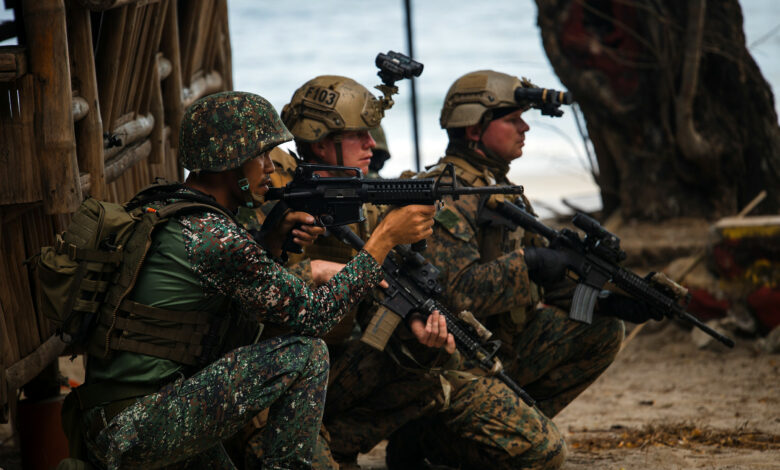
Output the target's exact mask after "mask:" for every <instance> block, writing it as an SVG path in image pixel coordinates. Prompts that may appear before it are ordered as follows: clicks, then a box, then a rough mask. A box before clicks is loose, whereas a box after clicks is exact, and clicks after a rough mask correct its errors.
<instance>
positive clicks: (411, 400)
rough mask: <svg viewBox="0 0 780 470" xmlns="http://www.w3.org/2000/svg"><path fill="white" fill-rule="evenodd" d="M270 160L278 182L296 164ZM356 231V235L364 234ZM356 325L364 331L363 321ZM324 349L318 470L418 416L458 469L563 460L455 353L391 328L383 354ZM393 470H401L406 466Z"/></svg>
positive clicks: (324, 253)
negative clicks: (447, 445) (452, 453)
mask: <svg viewBox="0 0 780 470" xmlns="http://www.w3.org/2000/svg"><path fill="white" fill-rule="evenodd" d="M306 88H307V87H306V86H304V87H302V88H301V89H306ZM296 93H297V92H296ZM288 106H291V105H288ZM285 109H288V108H287V107H285ZM283 116H284V114H283ZM290 127H291V129H293V130H294V129H295V128H294V127H292V126H290ZM294 132H295V130H294ZM297 137H298V135H297V134H296V138H297ZM274 161H275V163H278V164H280V165H281V166H282V168H280V169H279V171H278V175H279V176H280V177H282V176H283V175H291V173H292V170H291V169H290V168H289V166H290V164H291V163H292V164H293V165H294V164H295V160H292V159H290V158H287V157H284V156H282V155H279V154H277V158H275V159H274ZM286 182H287V181H279V182H278V183H277V182H276V181H275V182H274V183H275V184H280V185H281V184H286ZM466 199H471V198H466ZM472 202H474V201H472ZM368 228H370V227H368ZM355 229H356V231H357V232H358V233H359V234H362V233H361V232H365V231H366V228H364V227H355ZM364 236H365V235H364ZM339 247H340V248H339ZM345 250H346V252H345ZM350 254H351V250H350V249H349V248H347V247H345V246H344V245H341V244H340V242H338V241H335V240H333V239H332V238H320V239H318V240H317V241H316V242H315V244H314V246H313V247H309V248H307V250H306V255H307V256H308V257H311V258H315V259H327V260H331V261H341V262H343V261H344V260H345V259H348V257H349V255H350ZM515 278H516V279H515V280H513V281H507V280H506V279H505V280H504V282H508V283H509V284H511V285H515V286H516V288H517V289H518V290H519V289H521V288H522V287H523V286H526V285H527V282H528V280H527V276H525V273H524V272H518V273H516V276H515ZM471 292H472V293H473V292H478V291H471ZM472 295H473V294H472ZM359 319H360V320H362V321H360V323H361V324H362V325H361V326H363V327H365V325H366V323H367V321H366V320H367V319H366V318H363V317H360V318H359ZM350 326H351V324H350ZM347 329H349V328H347ZM342 339H343V338H342ZM328 344H329V348H330V351H331V357H332V358H333V365H332V368H331V375H330V380H329V383H328V399H327V401H326V404H325V416H324V419H323V423H324V427H325V428H326V429H327V431H326V432H325V431H323V432H322V433H321V439H320V445H319V446H317V448H316V449H317V451H316V454H318V455H319V457H316V456H315V468H318V469H330V468H335V462H333V459H331V456H330V453H331V452H332V454H333V456H335V457H336V458H337V460H339V461H342V462H349V461H354V459H355V458H356V457H357V454H358V452H368V451H369V450H371V448H373V447H374V446H375V445H376V444H378V443H379V442H380V441H381V440H382V439H386V438H388V437H389V436H390V435H391V434H393V433H394V432H397V431H399V430H401V431H399V432H402V433H404V435H408V436H412V435H413V436H416V433H409V432H407V431H406V430H407V429H409V428H408V427H404V426H405V425H407V423H410V422H413V421H414V420H415V419H418V418H420V417H423V416H430V417H435V420H436V422H438V423H444V424H443V427H445V428H446V430H447V433H448V435H451V436H452V439H453V441H456V442H458V443H459V445H460V446H461V447H462V448H464V449H468V451H469V452H468V453H462V454H461V453H459V454H458V455H459V456H460V460H459V461H458V462H457V465H456V466H459V467H463V468H489V467H495V468H520V467H525V466H526V465H533V466H535V468H548V467H549V468H552V467H555V466H558V465H560V463H561V462H562V460H563V458H564V455H565V445H564V443H563V439H562V437H561V435H560V433H559V431H558V430H557V428H556V427H555V425H554V424H553V423H552V422H551V421H550V420H549V419H547V418H546V417H545V416H544V415H543V414H542V413H541V412H540V411H539V410H538V409H536V408H533V407H529V406H527V405H526V404H525V403H523V402H522V400H520V399H519V398H518V397H517V396H516V395H515V394H514V392H512V391H511V390H510V389H509V388H508V387H507V386H506V385H504V384H503V383H501V382H500V381H498V380H497V379H494V378H490V377H479V376H477V375H472V374H469V373H465V372H463V371H462V370H460V369H462V368H463V367H462V363H461V361H459V360H458V359H459V356H458V355H457V354H456V355H455V356H454V357H452V358H448V357H447V356H446V355H445V354H441V353H440V352H439V351H433V350H431V349H430V348H426V347H423V346H422V345H420V344H418V343H417V341H416V339H414V338H413V337H412V336H411V334H410V333H409V332H408V331H407V330H406V329H405V328H398V329H397V330H396V333H395V334H394V335H393V337H392V338H391V340H390V343H389V344H388V346H387V348H386V350H385V351H383V352H380V351H378V350H376V349H373V348H371V347H369V346H367V345H365V344H363V343H362V342H360V341H357V340H356V339H353V340H351V341H347V342H346V343H343V344H340V342H339V341H329V342H328ZM486 423H489V425H486ZM431 436H433V435H431ZM262 440H263V436H262V435H261V434H260V433H258V432H254V433H253V435H252V437H251V438H250V439H249V440H248V443H247V446H248V447H247V456H248V457H247V463H249V461H253V460H254V458H255V457H257V456H259V455H260V454H261V449H260V445H261V444H262ZM433 442H437V441H436V440H434V441H433ZM426 445H427V444H426ZM433 447H434V448H438V447H436V446H433ZM396 468H404V462H399V463H398V464H397V465H396Z"/></svg>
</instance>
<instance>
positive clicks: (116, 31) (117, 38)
mask: <svg viewBox="0 0 780 470" xmlns="http://www.w3.org/2000/svg"><path fill="white" fill-rule="evenodd" d="M126 23H127V8H120V9H118V10H111V11H107V12H105V13H104V14H103V27H102V33H101V34H100V37H99V38H98V43H99V47H98V57H96V58H95V65H96V66H97V77H98V92H99V93H100V116H101V118H102V121H103V129H105V130H106V131H109V132H111V131H112V130H113V129H114V128H113V124H114V123H113V122H111V115H112V113H113V110H114V90H115V89H116V87H117V82H118V80H117V78H118V75H119V62H120V61H119V59H120V54H121V52H122V38H123V34H122V33H123V32H124V29H125V24H126Z"/></svg>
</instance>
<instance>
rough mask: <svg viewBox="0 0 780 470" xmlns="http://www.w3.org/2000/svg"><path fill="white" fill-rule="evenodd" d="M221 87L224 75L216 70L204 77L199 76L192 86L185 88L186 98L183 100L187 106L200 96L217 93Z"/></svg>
mask: <svg viewBox="0 0 780 470" xmlns="http://www.w3.org/2000/svg"><path fill="white" fill-rule="evenodd" d="M221 89H222V75H220V74H219V72H217V71H216V70H214V71H212V72H211V73H209V74H208V75H206V76H204V77H199V78H198V79H197V80H195V81H194V82H192V84H191V85H190V88H187V89H185V90H184V99H183V100H182V103H183V104H184V107H185V108H186V107H188V106H189V105H191V104H192V103H194V102H195V101H197V100H198V99H199V98H202V97H204V96H206V95H210V94H212V93H216V92H218V91H219V90H221Z"/></svg>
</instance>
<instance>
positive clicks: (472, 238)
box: [387, 70, 649, 468]
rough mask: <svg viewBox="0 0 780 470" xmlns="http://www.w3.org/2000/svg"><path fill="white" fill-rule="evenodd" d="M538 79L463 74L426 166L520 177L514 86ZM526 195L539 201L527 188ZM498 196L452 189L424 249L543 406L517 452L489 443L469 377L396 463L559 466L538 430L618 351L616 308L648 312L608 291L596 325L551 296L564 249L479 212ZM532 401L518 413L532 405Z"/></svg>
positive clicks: (487, 400) (522, 126)
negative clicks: (436, 151)
mask: <svg viewBox="0 0 780 470" xmlns="http://www.w3.org/2000/svg"><path fill="white" fill-rule="evenodd" d="M530 86H533V85H532V84H531V83H530V82H528V81H527V80H522V81H521V80H519V79H517V78H516V77H513V76H510V75H506V74H503V73H499V72H494V71H490V70H486V71H478V72H473V73H469V74H466V75H464V76H463V77H461V78H459V79H458V80H457V81H456V82H455V83H454V84H453V85H452V87H451V88H450V90H449V92H448V93H447V97H446V99H445V102H444V106H443V109H442V113H441V126H442V128H444V129H446V130H447V133H448V136H449V146H448V147H447V152H446V156H445V157H444V158H442V159H441V160H440V161H439V164H437V165H435V166H433V167H431V168H429V171H428V172H427V173H425V174H423V175H421V176H424V177H435V176H437V175H438V174H440V173H441V171H442V170H443V167H444V164H446V163H452V164H453V165H454V166H455V175H456V178H458V180H459V183H460V184H463V185H466V186H484V185H492V184H512V183H510V181H509V180H508V179H507V176H506V175H507V172H508V170H509V164H510V162H511V161H512V160H514V159H516V158H519V157H520V156H521V155H522V147H523V144H524V138H525V132H526V131H528V130H529V127H528V125H527V124H526V122H525V121H524V120H523V118H522V114H523V113H524V112H525V111H526V110H527V109H528V107H529V106H528V103H517V102H516V101H515V98H514V97H515V93H514V92H515V90H516V89H517V88H518V87H530ZM525 204H526V206H527V207H528V208H529V209H530V204H529V203H528V200H527V199H526V200H525ZM489 205H490V201H489V200H487V199H482V200H479V201H475V200H473V199H469V198H462V199H460V200H457V201H454V200H447V201H446V202H445V205H444V208H443V209H442V210H440V211H439V212H438V213H437V216H436V217H435V220H436V224H435V227H434V236H433V237H432V238H431V239H430V240H429V247H428V250H427V254H426V257H427V258H429V259H430V260H431V262H432V263H433V264H435V265H436V266H437V267H438V268H439V269H441V271H442V283H443V285H444V286H445V290H446V293H445V296H444V298H445V299H446V302H447V303H448V304H449V305H450V306H451V307H452V308H453V310H456V311H457V310H461V309H465V310H469V311H471V312H473V313H474V314H475V315H476V316H477V317H478V318H479V319H480V320H481V321H482V322H483V323H484V324H485V326H487V328H488V329H490V330H491V331H493V332H494V333H496V335H497V336H498V338H499V339H501V340H502V343H503V347H502V350H501V351H500V352H499V357H500V358H501V360H502V362H503V363H504V366H505V367H506V370H507V373H508V374H509V375H510V376H511V377H512V378H513V379H514V380H515V381H516V382H517V383H518V384H520V386H522V387H523V388H524V389H525V390H526V391H527V392H528V393H529V394H530V395H531V396H532V397H534V398H535V399H536V401H537V405H536V408H535V410H536V411H538V412H540V413H537V414H536V415H535V416H533V417H532V418H531V419H527V420H524V422H523V426H525V429H524V430H523V431H522V432H521V434H522V435H523V437H525V438H526V439H527V441H526V442H525V444H526V447H525V448H516V449H508V448H507V449H505V450H506V451H507V453H509V454H513V455H514V457H515V458H513V459H511V460H507V459H505V458H502V456H501V455H500V453H496V452H494V451H491V452H483V451H482V449H479V448H475V447H474V446H472V445H470V444H469V443H468V442H467V441H466V440H465V439H464V438H463V436H462V434H461V435H459V433H458V431H457V428H458V426H459V425H460V424H461V422H463V421H468V420H470V419H472V417H471V416H470V415H471V414H472V413H473V410H474V406H473V403H474V402H477V403H484V404H485V406H494V405H495V404H496V403H495V401H494V400H493V398H491V397H489V396H485V395H482V394H481V393H476V394H473V393H471V391H470V390H471V389H470V388H469V387H466V389H464V390H463V391H462V392H459V393H463V394H465V395H466V396H467V398H468V400H467V401H466V403H468V405H464V401H463V400H462V399H461V397H455V398H453V400H452V401H453V403H454V404H455V405H454V406H453V408H454V409H455V413H454V415H447V414H439V415H436V416H432V417H430V418H425V419H422V420H418V421H415V422H412V423H410V424H408V425H407V426H406V427H405V428H403V429H402V430H401V431H399V432H397V433H396V434H394V435H393V437H392V438H391V439H390V443H389V445H388V449H387V452H388V462H398V463H401V464H402V465H391V468H412V467H413V466H414V465H415V464H416V463H417V462H419V461H420V460H421V459H422V458H424V457H425V458H427V459H428V460H429V461H432V462H435V463H441V464H447V465H451V466H454V467H459V468H497V467H498V466H499V465H497V462H512V463H513V464H514V466H510V467H509V468H555V467H557V466H558V465H560V464H561V463H562V462H563V458H562V456H561V458H558V459H554V460H553V459H549V460H547V461H544V460H539V459H538V458H536V457H537V456H536V455H535V454H536V452H535V451H540V452H541V453H542V454H544V447H545V446H546V445H547V444H546V443H543V442H540V441H539V440H538V438H539V437H540V436H543V435H544V429H545V428H549V427H552V426H554V425H553V424H552V422H551V421H550V419H551V418H553V417H554V416H555V415H556V414H557V413H558V412H560V411H561V410H562V409H563V408H564V407H565V406H566V405H567V404H569V403H570V402H571V401H572V400H573V399H574V398H575V397H576V396H577V395H579V394H580V393H581V392H582V391H583V390H584V389H585V388H587V387H588V385H590V384H591V383H592V382H593V381H594V380H595V379H596V378H597V377H598V376H599V375H600V374H601V373H602V372H603V371H604V370H605V369H606V368H607V367H608V366H609V364H610V363H611V362H612V361H613V360H614V358H615V355H616V354H617V352H618V351H619V348H620V344H621V341H622V338H623V334H624V327H623V323H622V321H621V320H620V319H619V318H627V319H628V318H630V319H631V320H633V321H646V320H647V319H648V318H649V317H648V315H647V310H646V307H645V306H644V305H642V304H639V303H638V302H635V301H632V300H631V299H628V298H625V297H616V296H611V297H607V299H605V300H604V301H602V302H601V304H600V305H599V312H598V313H599V314H598V315H597V316H596V318H595V320H594V321H593V323H592V324H590V325H588V324H584V323H579V322H575V321H573V320H570V319H569V318H568V314H567V311H565V310H564V309H562V308H559V307H557V306H553V305H550V303H552V302H554V300H553V299H554V298H555V299H557V300H555V302H556V303H557V304H558V305H559V306H561V307H564V308H566V307H567V306H566V301H567V300H569V301H570V295H569V296H567V295H566V292H569V293H570V292H571V289H570V288H571V283H567V281H566V280H565V279H563V275H564V265H563V263H562V261H561V260H560V257H558V256H557V254H556V253H555V252H554V251H553V250H550V249H548V248H545V247H544V246H543V245H544V244H543V243H542V242H543V240H542V239H541V237H538V236H537V237H535V236H532V235H531V234H524V233H523V231H522V229H516V230H511V229H510V228H508V226H507V225H505V224H501V223H496V221H495V219H489V218H487V217H480V216H481V215H482V213H481V212H482V210H484V209H483V207H485V206H488V207H489ZM531 210H532V209H531ZM513 228H514V227H513ZM540 286H543V287H540ZM544 288H547V289H548V292H547V293H545V289H544ZM561 292H564V295H561ZM616 317H618V318H616ZM487 404H490V405H487ZM523 405H524V404H521V406H520V407H519V408H515V409H514V412H520V413H522V414H526V413H528V412H529V410H528V407H526V406H523ZM485 424H486V423H485ZM504 457H505V456H504ZM527 457H530V458H527ZM464 461H465V462H469V463H468V465H467V466H466V467H462V466H461V465H460V464H461V462H464ZM500 466H501V467H504V466H503V465H500Z"/></svg>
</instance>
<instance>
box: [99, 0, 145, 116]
mask: <svg viewBox="0 0 780 470" xmlns="http://www.w3.org/2000/svg"><path fill="white" fill-rule="evenodd" d="M122 8H124V9H127V22H126V23H125V28H124V30H122V31H117V33H119V35H121V36H122V48H121V49H120V51H121V52H120V54H119V69H118V75H117V76H116V81H117V87H116V88H115V89H114V96H113V100H114V107H113V109H112V110H111V117H110V119H109V121H108V123H107V124H108V126H109V127H110V128H111V129H112V130H113V129H114V126H116V125H117V119H119V118H120V117H121V116H124V115H125V114H126V113H127V108H125V102H126V100H127V91H128V87H129V85H130V77H131V75H132V71H133V65H134V62H135V54H133V52H134V51H135V50H136V48H137V47H138V35H139V30H140V27H141V25H140V21H139V16H141V14H142V13H143V12H141V8H142V7H141V6H138V4H135V3H133V4H130V5H127V6H125V7H122ZM104 122H105V121H104Z"/></svg>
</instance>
